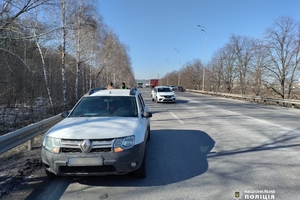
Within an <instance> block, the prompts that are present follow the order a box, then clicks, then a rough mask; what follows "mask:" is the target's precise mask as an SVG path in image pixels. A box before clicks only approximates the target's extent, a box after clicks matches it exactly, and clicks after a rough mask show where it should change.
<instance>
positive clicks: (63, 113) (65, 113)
mask: <svg viewBox="0 0 300 200" xmlns="http://www.w3.org/2000/svg"><path fill="white" fill-rule="evenodd" d="M68 115H69V111H63V112H62V113H61V115H60V116H61V117H62V118H66V117H68Z"/></svg>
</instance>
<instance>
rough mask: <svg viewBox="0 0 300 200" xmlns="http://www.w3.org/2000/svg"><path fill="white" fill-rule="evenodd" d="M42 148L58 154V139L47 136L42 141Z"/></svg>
mask: <svg viewBox="0 0 300 200" xmlns="http://www.w3.org/2000/svg"><path fill="white" fill-rule="evenodd" d="M43 146H44V147H45V149H47V150H48V151H50V152H51V153H59V151H60V139H58V138H52V137H49V136H47V137H46V138H44V140H43Z"/></svg>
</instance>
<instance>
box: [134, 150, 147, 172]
mask: <svg viewBox="0 0 300 200" xmlns="http://www.w3.org/2000/svg"><path fill="white" fill-rule="evenodd" d="M133 176H134V177H136V178H145V177H146V151H145V153H144V158H143V163H142V165H141V166H140V168H138V169H137V170H135V171H134V172H133Z"/></svg>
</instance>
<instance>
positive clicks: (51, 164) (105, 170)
mask: <svg viewBox="0 0 300 200" xmlns="http://www.w3.org/2000/svg"><path fill="white" fill-rule="evenodd" d="M144 153H145V144H144V143H142V144H139V145H135V146H134V147H133V148H131V149H128V150H125V151H123V152H120V153H115V152H102V153H59V154H53V153H51V152H49V151H47V150H46V149H45V148H44V147H42V151H41V156H42V162H43V166H44V168H45V169H46V170H48V171H49V172H51V173H53V174H55V175H57V176H74V175H75V176H93V175H110V174H127V173H129V172H132V171H135V170H137V169H138V168H140V166H141V164H142V162H143V158H144ZM70 160H72V161H75V162H70ZM97 163H98V164H97Z"/></svg>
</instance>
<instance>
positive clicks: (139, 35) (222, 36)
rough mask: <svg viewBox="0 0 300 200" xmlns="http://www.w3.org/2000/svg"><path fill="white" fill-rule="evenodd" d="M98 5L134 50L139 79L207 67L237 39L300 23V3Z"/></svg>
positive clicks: (149, 0) (202, 0)
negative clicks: (285, 22)
mask: <svg viewBox="0 0 300 200" xmlns="http://www.w3.org/2000/svg"><path fill="white" fill-rule="evenodd" d="M96 2H97V3H98V5H97V7H98V9H99V12H100V14H101V15H102V17H103V18H104V22H105V23H106V24H107V25H108V26H109V27H110V28H111V29H112V30H113V31H114V32H115V33H116V34H117V35H118V37H119V40H120V42H121V43H123V44H125V45H126V46H128V47H129V50H128V54H129V56H130V59H131V67H132V69H133V73H134V76H135V78H136V79H151V78H160V77H163V76H164V75H165V74H167V73H170V72H172V71H178V70H180V69H181V68H183V67H184V66H185V64H187V63H189V62H193V61H194V60H195V59H201V61H202V62H203V63H207V62H209V61H210V59H211V57H212V55H213V53H214V52H216V51H217V50H219V49H220V48H222V47H223V46H224V45H225V44H226V43H228V42H229V39H230V36H231V35H233V34H234V35H240V36H247V37H251V38H255V39H263V38H264V33H265V31H266V29H267V28H268V27H270V26H272V24H273V23H274V21H275V20H276V19H278V18H279V17H280V16H289V17H291V18H293V19H294V20H296V21H300V9H299V8H300V1H299V0H97V1H96ZM198 25H201V26H202V27H204V28H205V29H204V28H200V27H199V26H198ZM201 29H203V30H206V32H205V31H202V30H201Z"/></svg>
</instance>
